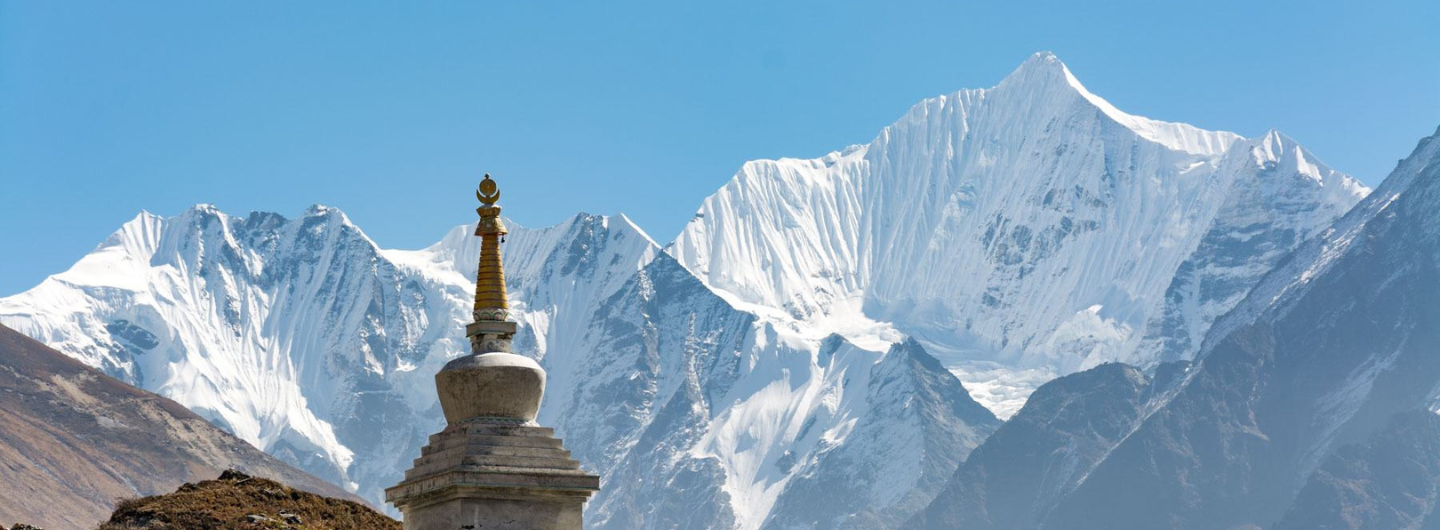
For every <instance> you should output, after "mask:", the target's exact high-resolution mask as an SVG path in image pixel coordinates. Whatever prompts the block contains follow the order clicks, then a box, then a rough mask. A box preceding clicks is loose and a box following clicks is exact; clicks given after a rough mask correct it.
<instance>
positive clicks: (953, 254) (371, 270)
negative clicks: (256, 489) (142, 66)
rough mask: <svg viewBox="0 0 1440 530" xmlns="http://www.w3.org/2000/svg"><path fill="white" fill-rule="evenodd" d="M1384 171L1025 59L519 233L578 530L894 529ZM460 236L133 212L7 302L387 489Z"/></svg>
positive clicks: (470, 257) (528, 333) (359, 488)
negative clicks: (855, 135) (1090, 373)
mask: <svg viewBox="0 0 1440 530" xmlns="http://www.w3.org/2000/svg"><path fill="white" fill-rule="evenodd" d="M1367 191H1368V190H1366V189H1365V188H1363V187H1362V186H1360V185H1359V184H1358V183H1356V182H1355V181H1354V180H1353V179H1350V178H1349V177H1347V176H1345V175H1343V174H1340V173H1338V172H1335V171H1333V170H1330V169H1329V168H1327V167H1325V166H1324V165H1323V164H1321V163H1319V162H1318V161H1317V160H1316V159H1315V157H1313V156H1312V155H1310V154H1309V153H1308V152H1306V151H1304V150H1303V149H1302V148H1300V147H1299V146H1297V145H1296V144H1295V143H1294V142H1293V141H1291V140H1289V139H1288V138H1285V137H1284V136H1282V135H1280V134H1278V133H1271V134H1268V135H1266V136H1264V137H1262V138H1258V139H1244V138H1240V137H1239V136H1236V135H1234V134H1230V133H1223V132H1208V131H1203V130H1200V129H1197V128H1194V127H1191V126H1188V125H1182V124H1172V123H1164V122H1158V121H1154V120H1149V119H1146V118H1140V117H1136V116H1131V115H1127V114H1124V113H1122V112H1120V111H1119V110H1117V109H1115V108H1114V107H1113V106H1111V105H1109V104H1108V103H1106V102H1105V101H1104V100H1102V99H1100V98H1099V97H1096V96H1094V95H1092V94H1090V93H1089V92H1088V91H1086V90H1085V89H1084V88H1083V87H1082V86H1081V85H1080V84H1079V82H1078V81H1076V80H1075V78H1074V76H1073V75H1071V74H1070V72H1069V70H1068V69H1066V68H1065V66H1064V65H1063V64H1061V63H1060V62H1059V61H1058V60H1057V59H1055V58H1054V57H1053V56H1051V55H1048V54H1040V55H1037V56H1035V57H1033V58H1031V59H1030V60H1029V61H1027V62H1026V63H1025V64H1024V65H1022V66H1021V67H1020V68H1019V69H1018V70H1016V71H1015V73H1013V74H1011V75H1010V76H1009V77H1007V78H1006V79H1005V80H1003V81H1002V82H1001V83H1000V84H999V85H998V86H996V87H994V88H991V89H986V90H967V91H962V92H959V93H956V94H951V95H947V96H941V97H938V98H934V99H930V100H926V101H924V102H922V103H920V104H919V105H917V106H916V107H915V108H913V109H912V110H911V111H910V112H909V113H907V114H906V115H905V116H904V117H902V118H901V119H900V120H899V121H898V122H896V123H895V124H893V125H891V126H890V127H887V128H886V129H885V130H884V131H882V132H881V134H880V135H879V137H877V138H876V139H875V141H873V142H872V143H870V144H869V145H866V146H859V147H852V148H848V149H846V150H843V151H840V152H836V153H832V154H830V155H827V156H825V157H822V158H820V159H815V160H794V159H784V160H779V161H757V162H751V163H748V164H746V165H745V166H744V167H743V168H742V169H741V171H740V172H739V173H738V174H737V175H736V176H735V177H734V179H732V180H731V181H730V182H729V183H728V184H726V185H725V187H723V188H722V189H721V190H720V191H719V192H717V193H716V194H715V195H714V196H712V197H711V198H709V199H707V200H706V201H705V203H704V205H703V206H702V208H701V210H700V212H699V213H697V214H696V218H695V219H694V220H692V221H691V222H690V224H689V225H687V227H686V229H685V230H684V232H683V233H682V234H681V235H680V236H679V238H678V239H677V240H676V241H675V242H673V243H672V244H671V245H670V246H668V247H666V248H665V250H663V251H662V250H661V248H660V247H659V246H658V245H656V244H655V242H654V241H652V240H651V239H650V238H649V237H648V236H647V235H646V234H645V233H644V232H643V231H642V230H641V229H639V228H638V227H636V226H635V225H633V224H632V223H630V222H629V220H627V219H625V218H624V217H623V216H621V217H614V218H607V217H600V216H591V215H584V214H582V215H578V216H576V217H574V218H572V219H570V220H568V221H566V222H564V223H561V224H559V225H557V226H554V227H549V228H542V229H527V228H520V227H512V228H513V230H512V233H511V234H510V237H509V241H508V242H507V243H506V244H505V245H504V246H503V247H502V248H503V252H504V254H505V260H506V272H507V285H508V287H509V290H510V295H511V302H512V308H513V310H512V313H513V314H514V315H515V316H516V318H517V320H518V321H519V322H520V332H519V335H518V336H517V338H516V342H515V344H516V348H517V350H519V351H518V353H522V354H525V355H529V356H532V357H534V358H536V359H539V360H540V362H541V364H542V365H543V366H544V367H545V369H546V370H547V372H548V374H549V385H548V389H547V394H546V398H545V402H544V404H543V407H542V410H541V415H540V421H541V422H542V423H544V424H546V425H552V426H555V427H556V428H557V431H558V434H559V435H560V436H561V437H563V438H565V439H566V446H567V448H569V449H570V450H571V451H572V452H573V453H574V455H575V457H576V458H577V459H579V460H580V461H582V462H584V463H585V464H586V465H588V466H589V467H591V468H592V469H593V470H594V471H597V472H599V473H600V474H601V475H602V480H603V483H602V491H601V492H600V493H599V494H598V495H597V496H596V497H595V498H593V499H592V500H591V501H590V503H589V504H588V506H587V514H586V521H587V524H588V525H589V526H590V527H591V528H607V529H625V530H630V529H637V528H654V529H668V528H739V529H742V530H754V529H759V528H765V529H772V528H773V529H790V528H886V527H895V526H897V525H898V524H900V523H901V522H903V521H905V520H907V519H909V518H910V516H911V515H913V514H914V513H915V512H917V511H918V510H920V509H921V508H923V507H924V506H926V505H927V504H930V502H931V500H932V499H933V497H934V496H935V495H936V493H938V492H940V490H941V489H943V488H944V486H945V484H946V483H947V481H949V480H950V479H951V477H952V476H953V475H954V473H955V471H956V469H957V468H959V467H960V464H961V462H962V461H964V460H965V458H966V457H967V455H968V454H969V452H970V451H971V450H972V449H973V448H975V447H976V446H977V445H979V444H980V443H981V442H982V441H983V440H985V438H986V437H987V436H988V435H989V434H990V433H991V432H992V431H994V430H995V429H996V428H998V426H999V420H998V419H997V418H996V417H995V416H994V415H993V414H992V413H991V410H994V411H997V412H999V413H1000V414H1001V415H1003V416H1008V415H1009V414H1010V413H1013V412H1014V411H1015V410H1016V409H1018V408H1019V407H1020V406H1021V405H1022V404H1023V403H1024V400H1025V398H1026V396H1027V395H1028V393H1029V391H1030V389H1033V388H1034V387H1036V386H1039V385H1040V384H1042V383H1045V382H1046V381H1048V380H1050V379H1052V378H1053V377H1054V376H1055V375H1057V374H1062V373H1068V372H1071V371H1074V370H1077V369H1080V368H1084V367H1088V366H1091V365H1094V364H1097V363H1101V362H1103V361H1109V360H1116V359H1119V360H1129V361H1133V362H1137V363H1142V364H1148V363H1154V362H1159V361H1162V360H1168V359H1186V358H1189V357H1191V356H1193V354H1194V352H1195V350H1196V349H1197V348H1198V344H1199V343H1200V342H1201V341H1200V337H1203V336H1204V335H1205V333H1206V331H1207V330H1208V329H1209V328H1210V324H1211V322H1213V321H1214V320H1215V319H1216V318H1217V316H1219V315H1221V314H1223V313H1225V312H1226V311H1227V310H1229V309H1230V308H1231V307H1234V306H1235V304H1236V303H1238V302H1239V300H1240V299H1241V297H1242V296H1243V295H1244V293H1245V292H1246V291H1247V290H1249V289H1250V287H1251V286H1252V285H1254V284H1255V282H1257V281H1258V280H1259V278H1260V277H1261V275H1262V274H1263V273H1264V272H1265V271H1266V270H1268V269H1269V268H1270V267H1271V266H1272V265H1274V264H1275V262H1276V261H1277V260H1279V259H1280V258H1281V256H1283V255H1284V254H1285V253H1286V252H1288V251H1290V250H1291V249H1293V248H1294V247H1295V246H1296V245H1298V244H1299V243H1300V242H1301V241H1302V240H1304V239H1305V238H1306V237H1308V236H1310V235H1312V234H1314V233H1316V232H1317V231H1319V230H1321V229H1322V228H1323V227H1325V226H1328V225H1329V224H1330V223H1331V222H1332V221H1333V220H1334V219H1335V218H1337V217H1339V216H1340V215H1341V213H1343V212H1344V211H1345V210H1346V209H1347V208H1348V207H1349V206H1350V205H1352V204H1354V203H1355V202H1356V201H1358V200H1360V198H1361V197H1362V196H1364V194H1365V193H1366V192H1367ZM472 233H473V226H464V225H462V226H460V227H457V228H455V229H453V230H451V231H450V232H449V233H448V234H447V235H445V236H444V238H443V239H442V240H441V241H439V242H438V243H436V244H435V245H433V246H431V247H429V248H426V249H422V250H389V249H382V248H380V247H379V246H378V245H376V244H375V243H374V242H373V241H371V240H370V239H369V238H368V237H366V236H365V234H364V233H363V232H362V231H361V230H360V229H359V228H358V227H356V226H355V225H353V224H352V223H350V221H349V220H348V219H346V218H345V216H344V214H343V213H341V212H340V211H338V210H336V209H333V208H326V207H320V206H317V207H313V208H311V209H310V210H307V211H306V212H304V214H302V215H301V216H300V217H298V218H294V219H289V218H285V217H282V216H280V215H277V214H271V213H253V214H250V215H249V216H247V217H243V218H242V217H233V216H230V215H227V214H225V213H223V212H220V211H218V210H216V209H215V208H213V207H208V206H200V207H196V208H193V209H191V210H189V211H187V212H184V213H182V214H181V215H179V216H176V217H171V218H162V217H159V216H155V215H151V214H148V213H147V214H142V215H140V216H139V217H137V218H136V219H135V220H133V221H131V222H129V223H127V224H126V225H125V226H123V227H122V228H121V229H120V230H119V231H117V232H116V233H115V234H114V235H113V236H111V237H110V238H109V239H107V240H106V241H105V242H104V243H102V244H101V245H100V246H99V247H98V248H97V249H96V250H95V251H93V252H92V253H90V254H89V255H87V256H85V257H84V258H82V259H81V260H80V261H79V262H78V263H76V264H75V265H74V266H73V267H72V268H71V269H70V270H68V271H66V272H63V273H60V274H57V275H55V276H52V277H51V278H49V279H47V280H45V282H43V283H42V284H41V285H39V286H37V287H36V288H34V289H32V290H30V291H27V292H25V293H22V294H19V295H16V296H12V297H9V298H4V299H0V322H3V323H4V324H5V325H8V326H11V327H13V328H15V329H17V330H19V331H21V332H22V333H25V334H27V335H29V336H32V337H35V338H37V339H39V340H41V341H42V342H45V343H46V344H48V345H50V346H52V347H54V348H56V349H57V350H59V351H61V352H64V353H65V354H67V355H70V356H72V357H74V358H77V359H80V360H82V361H83V362H85V363H86V364H89V365H91V366H95V367H99V368H101V369H103V370H104V371H106V372H107V373H110V374H113V375H115V376H117V377H119V378H121V379H124V380H125V381H127V382H130V383H132V384H135V385H137V386H141V387H143V388H146V389H150V390H153V391H155V392H157V393H160V394H162V395H165V396H167V397H170V398H172V399H174V400H176V401H178V402H180V403H182V404H184V405H186V406H187V407H189V408H191V409H192V410H195V411H196V412H198V413H199V414H201V415H202V416H204V417H206V418H207V419H210V420H211V421H213V422H214V423H216V424H218V425H221V426H223V427H225V428H226V429H228V430H230V431H232V432H234V433H235V434H237V435H239V436H240V437H241V438H243V439H245V440H247V441H249V442H250V443H252V444H255V445H256V446H257V447H261V448H263V449H265V450H267V451H269V452H271V453H272V454H275V455H277V456H280V457H281V458H283V459H285V460H286V461H288V462H292V463H295V464H297V465H299V466H300V467H302V468H303V469H306V470H308V471H310V472H312V473H315V474H317V475H320V476H322V477H324V478H327V479H329V480H332V481H334V482H336V483H339V484H343V485H346V486H348V487H350V488H352V489H353V490H354V491H356V492H358V493H359V494H361V495H362V496H365V497H366V498H368V499H371V500H372V501H378V499H379V498H380V492H381V490H382V489H383V488H385V487H387V486H390V485H392V484H394V483H395V482H397V481H398V479H399V477H400V473H401V471H403V470H404V469H406V468H408V467H409V466H410V460H411V459H412V458H413V457H414V456H416V455H417V454H418V452H419V448H420V446H421V445H423V443H424V441H425V437H426V436H428V435H429V434H431V433H433V432H435V431H437V430H439V429H440V427H441V426H442V424H443V419H442V418H441V414H440V411H439V408H438V407H437V406H436V400H435V393H434V386H433V374H434V373H435V372H436V371H438V370H439V368H440V367H441V366H442V365H443V364H444V363H445V362H446V361H448V360H449V359H451V358H453V357H455V356H457V355H461V354H464V353H467V351H468V344H467V342H466V340H465V339H464V337H463V324H464V323H465V322H467V321H469V320H470V318H471V317H470V310H469V307H470V300H471V297H472V293H473V288H474V284H473V281H474V280H473V278H474V276H475V264H476V262H477V259H478V242H479V239H478V238H476V237H474V236H473V235H471V234H472ZM909 337H913V338H915V339H917V340H914V341H912V340H908V338H909ZM931 353H934V354H935V356H934V357H932V356H931ZM937 358H938V360H937ZM952 373H954V374H958V375H960V376H961V379H956V377H955V376H954V375H952ZM961 380H964V381H965V384H964V385H962V384H961ZM972 396H973V398H972ZM977 400H978V402H979V403H977ZM981 404H983V405H985V406H986V407H989V410H987V409H986V408H985V407H982V406H981ZM1135 421H1138V419H1137V420H1135ZM1107 440H1108V439H1107ZM1097 443H1098V442H1097ZM1087 458H1099V457H1098V456H1095V455H1088V456H1087ZM1066 487H1069V486H1068V485H1067V486H1066Z"/></svg>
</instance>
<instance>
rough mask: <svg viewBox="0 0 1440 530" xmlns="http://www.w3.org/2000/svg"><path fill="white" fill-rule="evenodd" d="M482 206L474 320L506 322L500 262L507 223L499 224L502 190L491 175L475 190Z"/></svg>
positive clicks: (478, 234) (477, 209) (508, 311)
mask: <svg viewBox="0 0 1440 530" xmlns="http://www.w3.org/2000/svg"><path fill="white" fill-rule="evenodd" d="M475 197H476V198H478V199H480V204H481V206H480V207H479V208H476V209H475V213H478V214H480V226H479V227H478V228H476V229H475V235H477V236H480V238H481V239H480V268H479V272H478V273H477V274H476V278H475V321H476V322H480V321H486V320H489V321H504V320H508V319H509V316H510V314H509V313H510V304H509V302H507V301H506V299H505V264H504V262H502V261H501V260H500V240H501V239H502V238H503V237H505V234H506V233H507V232H506V231H505V224H504V223H502V222H501V221H500V207H499V206H495V202H496V201H499V200H500V188H499V186H496V185H495V181H494V180H491V179H490V175H489V174H486V175H485V180H482V181H480V189H478V190H476V191H475Z"/></svg>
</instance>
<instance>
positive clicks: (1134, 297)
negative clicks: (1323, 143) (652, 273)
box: [666, 53, 1368, 416]
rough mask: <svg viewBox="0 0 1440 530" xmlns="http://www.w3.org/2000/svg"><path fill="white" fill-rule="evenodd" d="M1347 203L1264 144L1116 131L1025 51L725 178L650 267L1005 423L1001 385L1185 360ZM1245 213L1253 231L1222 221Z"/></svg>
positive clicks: (1300, 159) (1337, 190) (1340, 185)
mask: <svg viewBox="0 0 1440 530" xmlns="http://www.w3.org/2000/svg"><path fill="white" fill-rule="evenodd" d="M1367 191H1368V190H1366V189H1365V188H1364V187H1363V186H1361V185H1360V184H1359V183H1358V182H1356V181H1355V180H1354V179H1351V178H1350V177H1348V176H1345V175H1343V174H1341V173H1338V172H1335V171H1333V170H1331V169H1329V168H1328V167H1325V166H1324V165H1323V164H1322V163H1319V162H1318V161H1317V160H1316V159H1315V158H1314V157H1313V156H1311V155H1309V154H1308V153H1306V152H1304V151H1303V150H1302V149H1300V148H1299V147H1298V146H1296V145H1294V142H1293V141H1291V140H1289V139H1288V138H1285V137H1283V136H1281V135H1279V134H1270V135H1267V136H1266V137H1264V138H1261V139H1257V140H1246V139H1243V138H1241V137H1239V136H1237V135H1235V134H1233V133H1227V132H1210V131H1204V130H1201V129H1197V128H1195V127H1192V126H1189V125H1184V124H1175V123H1166V122H1160V121H1155V120H1150V119H1147V118H1141V117H1137V116H1132V115H1129V114H1125V113H1123V112H1121V111H1119V110H1118V109H1116V108H1115V107H1114V106H1113V105H1111V104H1109V103H1108V102H1106V101H1105V100H1103V99H1101V98H1099V97H1098V96H1095V95H1094V94H1091V93H1090V92H1089V91H1088V90H1086V89H1085V88H1084V87H1083V85H1081V84H1080V83H1079V81H1078V80H1076V78H1075V76H1074V75H1073V74H1072V73H1071V72H1070V71H1069V69H1068V68H1066V67H1065V66H1064V64H1062V63H1061V62H1060V61H1059V60H1058V59H1056V58H1055V57H1054V56H1053V55H1051V54H1048V53H1041V54H1037V55H1035V56H1034V57H1032V58H1030V60H1028V61H1026V62H1025V63H1024V64H1022V65H1021V66H1020V67H1019V68H1018V69H1016V70H1015V72H1014V73H1012V74H1010V75H1009V76H1008V77H1006V78H1005V79H1004V80H1002V81H1001V82H1000V83H999V84H998V85H996V86H995V87H994V88H991V89H985V90H964V91H960V92H957V93H954V94H949V95H945V96H940V97H937V98H932V99H929V100H925V101H923V102H921V103H919V104H918V105H916V106H915V107H914V108H912V109H910V111H909V112H908V113H906V115H905V116H903V117H902V118H900V120H899V121H897V122H896V123H894V124H892V125H890V126H889V127H886V128H885V129H884V130H883V131H881V133H880V134H879V136H877V137H876V139H875V140H874V141H872V142H871V143H870V144H868V145H866V146H861V147H854V148H850V149H847V150H845V151H842V152H836V153H831V154H829V155H827V156H825V157H822V158H818V159H814V160H796V159H782V160H777V161H755V162H749V163H747V164H745V166H744V167H742V168H741V170H740V171H739V172H738V173H737V174H736V175H735V177H734V178H733V179H731V181H730V182H729V183H727V184H726V185H725V186H724V187H722V188H721V189H720V190H719V191H718V192H716V193H715V194H714V195H712V196H711V197H709V198H707V199H706V200H705V202H704V204H703V205H702V206H701V208H700V211H699V212H697V213H696V215H695V218H694V219H692V220H691V221H690V223H689V224H687V225H686V227H685V229H684V230H683V231H682V233H681V234H680V236H679V237H678V238H677V239H676V240H675V241H674V242H673V243H672V244H671V245H670V246H668V247H667V249H666V250H667V251H668V252H670V253H671V254H672V255H674V256H675V257H676V259H678V260H679V261H680V262H681V263H683V264H684V265H685V266H686V267H687V268H689V269H690V270H691V271H693V272H694V273H695V274H696V276H697V277H699V278H700V279H701V280H702V281H704V282H705V283H706V285H708V286H710V287H711V288H713V289H715V290H716V291H717V292H720V293H722V296H725V297H726V298H727V299H728V300H731V301H732V302H733V303H735V304H736V305H737V306H744V307H755V308H756V309H754V312H756V313H757V314H760V315H763V316H765V317H766V318H768V319H771V320H772V321H775V322H777V325H781V326H788V327H791V328H795V329H801V330H810V331H809V333H811V334H826V333H839V334H841V335H844V336H845V337H846V338H847V339H849V340H852V341H857V342H867V343H883V342H886V341H887V340H889V341H891V342H893V341H894V340H895V339H894V337H897V336H902V335H911V336H914V337H916V338H918V339H920V340H921V342H922V343H923V344H925V346H926V348H927V349H928V350H929V351H931V352H933V353H935V354H936V355H937V356H939V357H940V358H941V359H942V361H944V362H945V364H946V365H947V366H949V367H950V368H951V369H952V370H955V371H956V372H957V374H958V375H960V377H961V378H962V379H963V380H965V382H966V383H967V385H968V386H969V387H970V388H971V389H972V391H973V390H974V389H976V388H987V389H990V393H984V394H976V396H975V397H976V398H977V399H980V400H981V401H982V402H984V403H985V404H986V405H987V406H989V407H991V408H992V409H993V410H996V411H997V412H999V413H1000V414H1001V415H1002V416H1008V415H1009V414H1010V413H1013V412H1014V411H1015V410H1016V409H1018V407H1019V406H1020V404H1021V403H1023V399H1024V395H1025V394H1027V393H1028V391H1029V390H1030V389H1033V385H1034V384H1036V383H1035V381H1039V382H1043V379H1044V377H1040V378H1036V377H1034V376H1030V375H1020V374H1049V375H1048V376H1053V375H1059V374H1065V373H1069V372H1071V371H1074V370H1077V369H1082V368H1086V367H1090V366H1094V365H1097V364H1100V363H1103V362H1108V361H1124V362H1130V363H1135V364H1141V365H1147V364H1151V363H1153V362H1157V361H1159V360H1164V359H1172V358H1188V357H1190V356H1192V355H1193V354H1194V352H1195V350H1196V347H1197V346H1198V345H1197V344H1195V342H1198V337H1199V336H1203V333H1204V331H1205V329H1207V328H1208V327H1209V323H1210V322H1211V321H1212V320H1213V318H1215V317H1216V316H1218V315H1219V314H1222V313H1224V312H1225V311H1227V310H1228V309H1229V308H1230V307H1231V306H1233V304H1234V303H1237V302H1238V301H1239V298H1240V297H1241V296H1243V294H1244V292H1245V291H1246V290H1248V288H1249V286H1250V285H1252V284H1253V282H1254V281H1257V280H1258V279H1259V277H1260V275H1262V274H1263V273H1264V272H1265V270H1267V269H1268V268H1269V267H1270V266H1271V265H1273V260H1275V259H1278V258H1279V257H1280V256H1282V255H1283V254H1284V253H1285V252H1286V251H1288V250H1289V249H1291V248H1294V246H1295V245H1297V244H1298V243H1299V242H1300V241H1302V240H1303V239H1305V238H1306V237H1308V236H1310V235H1312V234H1314V233H1315V232H1316V231H1318V230H1320V229H1322V228H1323V227H1325V226H1327V225H1328V224H1329V223H1330V222H1331V221H1332V220H1333V219H1335V218H1337V217H1339V216H1340V215H1341V214H1343V213H1344V211H1345V210H1346V209H1348V207H1349V206H1351V205H1353V204H1354V203H1355V202H1357V201H1358V200H1359V199H1360V198H1361V197H1363V196H1364V194H1365V193H1366V192H1367ZM1249 207H1259V208H1263V210H1262V211H1259V212H1252V211H1250V210H1248V209H1247V208H1249ZM1250 214H1255V219H1253V220H1254V221H1255V222H1256V223H1260V224H1259V225H1257V226H1250V225H1240V224H1238V223H1239V222H1240V221H1241V220H1242V217H1244V216H1246V215H1250ZM1245 230H1249V231H1253V232H1256V233H1261V234H1265V235H1267V237H1265V238H1262V239H1257V240H1256V241H1255V242H1254V243H1251V244H1246V243H1245V241H1243V236H1241V235H1238V234H1235V233H1234V232H1236V231H1245ZM1207 241H1209V242H1212V243H1216V244H1215V245H1211V246H1208V247H1207V246H1205V245H1204V244H1203V243H1205V242H1207ZM1227 241H1228V242H1229V243H1233V244H1227V245H1220V244H1219V243H1222V242H1227ZM1207 253H1208V254H1207ZM1214 253H1222V254H1224V255H1223V256H1218V255H1210V254H1214ZM1241 264H1243V265H1241ZM1221 269H1223V270H1221ZM1188 276H1193V277H1194V278H1189V277H1188ZM1212 288H1216V289H1218V292H1219V294H1218V295H1217V297H1215V298H1208V297H1206V296H1208V293H1211V292H1212V290H1213V289H1212ZM1187 290H1189V292H1188V293H1187ZM1200 293H1207V294H1206V295H1205V296H1198V295H1199V294H1200ZM1199 298H1205V299H1199ZM1167 305H1168V306H1169V307H1167ZM850 322H864V323H867V324H866V325H865V326H863V329H860V328H857V327H855V326H849V325H846V323H850ZM887 329H889V330H895V331H898V332H899V333H893V332H892V333H890V334H889V335H888V336H889V337H890V338H888V339H886V338H882V337H878V336H874V335H872V334H870V332H869V331H866V330H887ZM994 363H998V366H1000V367H1004V368H1005V369H1004V370H1000V371H998V372H997V371H996V370H995V368H996V366H997V365H996V364H994ZM1048 376H1047V377H1048Z"/></svg>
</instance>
